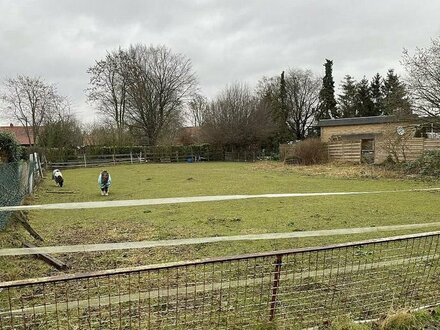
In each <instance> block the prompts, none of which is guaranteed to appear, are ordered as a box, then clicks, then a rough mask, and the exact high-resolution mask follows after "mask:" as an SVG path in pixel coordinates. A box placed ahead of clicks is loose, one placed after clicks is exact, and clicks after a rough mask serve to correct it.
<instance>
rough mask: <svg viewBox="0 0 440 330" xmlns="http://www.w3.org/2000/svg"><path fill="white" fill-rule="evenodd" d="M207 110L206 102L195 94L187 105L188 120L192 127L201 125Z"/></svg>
mask: <svg viewBox="0 0 440 330" xmlns="http://www.w3.org/2000/svg"><path fill="white" fill-rule="evenodd" d="M207 109H208V100H207V98H206V97H205V96H203V95H200V94H195V95H194V96H193V97H192V98H191V101H190V102H189V104H188V115H187V117H188V119H189V121H190V123H191V125H192V126H195V127H198V126H201V125H202V124H203V120H204V118H205V114H206V111H207Z"/></svg>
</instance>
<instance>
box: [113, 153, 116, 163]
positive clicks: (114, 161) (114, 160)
mask: <svg viewBox="0 0 440 330" xmlns="http://www.w3.org/2000/svg"><path fill="white" fill-rule="evenodd" d="M113 165H116V159H115V154H114V153H113Z"/></svg>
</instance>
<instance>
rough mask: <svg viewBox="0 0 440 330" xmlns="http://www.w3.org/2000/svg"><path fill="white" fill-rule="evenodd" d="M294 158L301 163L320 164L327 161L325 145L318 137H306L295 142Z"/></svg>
mask: <svg viewBox="0 0 440 330" xmlns="http://www.w3.org/2000/svg"><path fill="white" fill-rule="evenodd" d="M294 158H295V160H296V162H297V163H299V164H302V165H313V164H322V163H325V162H327V147H326V145H325V143H323V142H321V141H320V140H319V139H316V138H312V139H307V140H304V141H301V142H298V143H297V144H295V150H294Z"/></svg>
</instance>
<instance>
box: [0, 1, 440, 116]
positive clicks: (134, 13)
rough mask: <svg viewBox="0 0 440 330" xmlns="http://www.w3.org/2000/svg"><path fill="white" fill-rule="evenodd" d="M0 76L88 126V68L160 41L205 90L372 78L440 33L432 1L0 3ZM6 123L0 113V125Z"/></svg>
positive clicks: (438, 5) (437, 7)
mask: <svg viewBox="0 0 440 330" xmlns="http://www.w3.org/2000/svg"><path fill="white" fill-rule="evenodd" d="M0 13H1V19H0V54H1V56H0V79H1V80H2V81H3V80H4V79H5V78H6V77H14V76H16V75H18V74H21V75H29V76H39V77H41V78H43V79H44V80H46V82H49V83H53V84H55V85H56V86H57V87H58V90H59V92H60V94H62V95H65V96H68V97H69V98H70V100H71V102H72V108H73V111H74V112H75V113H76V114H77V115H78V117H79V118H80V119H82V120H83V121H86V122H90V121H93V120H95V119H96V118H97V116H96V113H95V111H94V109H93V107H92V106H91V105H89V104H87V103H86V98H85V94H84V90H85V89H86V88H87V86H88V81H89V76H88V74H87V73H86V70H87V68H88V67H89V66H91V65H93V63H94V61H95V60H98V59H101V58H103V57H104V56H105V53H106V51H109V50H113V49H116V48H118V47H119V46H122V47H127V46H128V45H130V44H134V43H144V44H147V45H150V44H152V45H158V44H163V45H166V46H167V47H168V48H170V49H171V50H172V51H173V52H176V53H183V54H185V55H186V56H187V57H189V58H190V59H191V60H192V63H193V68H194V71H195V72H196V74H197V76H198V79H199V83H200V88H201V91H202V93H203V94H204V95H206V96H208V97H210V98H212V97H214V96H215V95H216V94H217V93H218V92H219V91H220V90H221V89H222V88H224V87H225V86H226V85H227V84H231V83H234V82H246V83H248V84H249V85H250V86H251V87H253V86H255V84H256V82H257V81H258V80H259V79H260V78H261V77H262V76H273V75H278V74H280V72H281V71H282V70H286V69H288V68H302V69H311V70H313V71H314V72H315V73H316V74H318V75H322V74H323V72H324V67H323V63H324V61H325V59H326V58H328V59H332V60H333V76H334V78H335V83H336V86H338V85H339V84H340V82H341V79H342V78H343V77H344V75H346V74H350V75H352V76H354V77H355V78H356V79H358V80H359V79H361V78H362V77H363V76H364V75H365V76H366V77H367V78H368V79H370V78H371V77H372V76H373V75H374V74H375V73H376V72H379V73H380V74H382V75H385V74H386V71H387V69H388V68H394V69H395V70H396V72H397V73H398V74H400V75H404V71H403V69H402V68H401V67H400V64H399V61H400V59H401V55H402V50H403V48H407V49H409V50H410V52H411V51H414V49H415V47H417V46H418V47H425V46H427V45H429V43H430V39H431V38H433V37H436V36H439V35H440V23H439V22H440V20H439V13H440V1H438V0H429V1H428V0H425V1H423V0H400V1H398V0H365V1H362V0H327V1H326V0H271V1H262V0H261V1H256V0H253V1H252V0H248V1H239V0H219V1H203V0H186V1H184V0H181V1H178V0H175V1H167V0H159V1H146V0H139V1H137V0H133V1H128V0H125V1H122V0H121V1H113V0H103V1H101V0H100V1H96V0H93V1H92V0H39V1H30V0H20V1H18V0H16V1H12V0H0ZM7 122H8V121H7V120H6V119H5V118H4V115H3V111H2V112H0V123H1V124H5V123H7Z"/></svg>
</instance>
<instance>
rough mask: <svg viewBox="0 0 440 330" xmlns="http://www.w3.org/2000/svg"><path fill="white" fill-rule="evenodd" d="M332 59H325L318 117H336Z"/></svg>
mask: <svg viewBox="0 0 440 330" xmlns="http://www.w3.org/2000/svg"><path fill="white" fill-rule="evenodd" d="M332 66H333V61H331V60H328V59H326V60H325V64H324V67H325V76H324V78H322V88H321V91H320V92H319V117H320V119H329V118H338V117H339V114H338V112H337V108H336V104H337V103H336V100H335V82H334V80H333V75H332V71H333V69H332Z"/></svg>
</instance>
